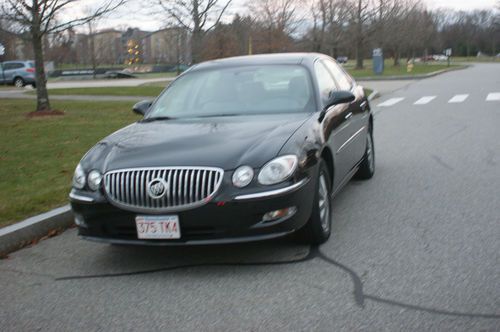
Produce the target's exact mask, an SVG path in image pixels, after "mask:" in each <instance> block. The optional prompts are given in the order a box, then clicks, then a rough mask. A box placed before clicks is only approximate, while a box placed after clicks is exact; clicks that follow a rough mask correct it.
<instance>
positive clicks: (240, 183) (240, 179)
mask: <svg viewBox="0 0 500 332" xmlns="http://www.w3.org/2000/svg"><path fill="white" fill-rule="evenodd" d="M252 179H253V169H252V167H250V166H241V167H238V168H237V169H236V170H235V171H234V173H233V184H234V185H235V186H236V187H238V188H243V187H246V186H248V184H249V183H250V182H252Z"/></svg>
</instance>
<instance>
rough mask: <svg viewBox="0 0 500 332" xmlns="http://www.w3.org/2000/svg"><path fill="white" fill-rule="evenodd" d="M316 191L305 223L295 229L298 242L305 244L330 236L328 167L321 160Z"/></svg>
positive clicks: (330, 207)
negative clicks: (309, 214) (309, 215)
mask: <svg viewBox="0 0 500 332" xmlns="http://www.w3.org/2000/svg"><path fill="white" fill-rule="evenodd" d="M316 181H317V184H316V192H315V195H314V202H313V209H312V212H311V217H310V218H309V220H308V221H307V223H306V224H305V225H304V227H302V228H301V229H299V230H298V231H297V237H298V239H299V240H300V242H303V243H307V244H313V245H314V244H321V243H324V242H326V241H327V240H328V238H330V234H331V226H332V220H331V212H332V204H331V183H332V182H331V180H330V174H329V172H328V168H327V167H326V164H325V162H324V161H323V160H322V161H321V162H320V165H319V174H318V178H317V180H316Z"/></svg>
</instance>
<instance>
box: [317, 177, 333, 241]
mask: <svg viewBox="0 0 500 332" xmlns="http://www.w3.org/2000/svg"><path fill="white" fill-rule="evenodd" d="M318 194H319V200H318V204H319V216H320V219H321V228H322V229H323V231H324V232H325V233H327V232H328V231H329V230H330V195H329V194H328V186H327V184H326V177H325V175H324V174H323V173H321V174H320V176H319V188H318Z"/></svg>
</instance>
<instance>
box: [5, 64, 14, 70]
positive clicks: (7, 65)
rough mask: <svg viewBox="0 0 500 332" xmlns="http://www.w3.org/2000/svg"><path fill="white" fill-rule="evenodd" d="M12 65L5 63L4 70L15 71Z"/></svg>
mask: <svg viewBox="0 0 500 332" xmlns="http://www.w3.org/2000/svg"><path fill="white" fill-rule="evenodd" d="M12 65H13V63H4V65H3V70H11V69H13V67H12Z"/></svg>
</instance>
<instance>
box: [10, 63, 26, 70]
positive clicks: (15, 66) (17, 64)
mask: <svg viewBox="0 0 500 332" xmlns="http://www.w3.org/2000/svg"><path fill="white" fill-rule="evenodd" d="M23 67H24V64H23V63H14V65H13V66H12V69H19V68H23Z"/></svg>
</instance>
